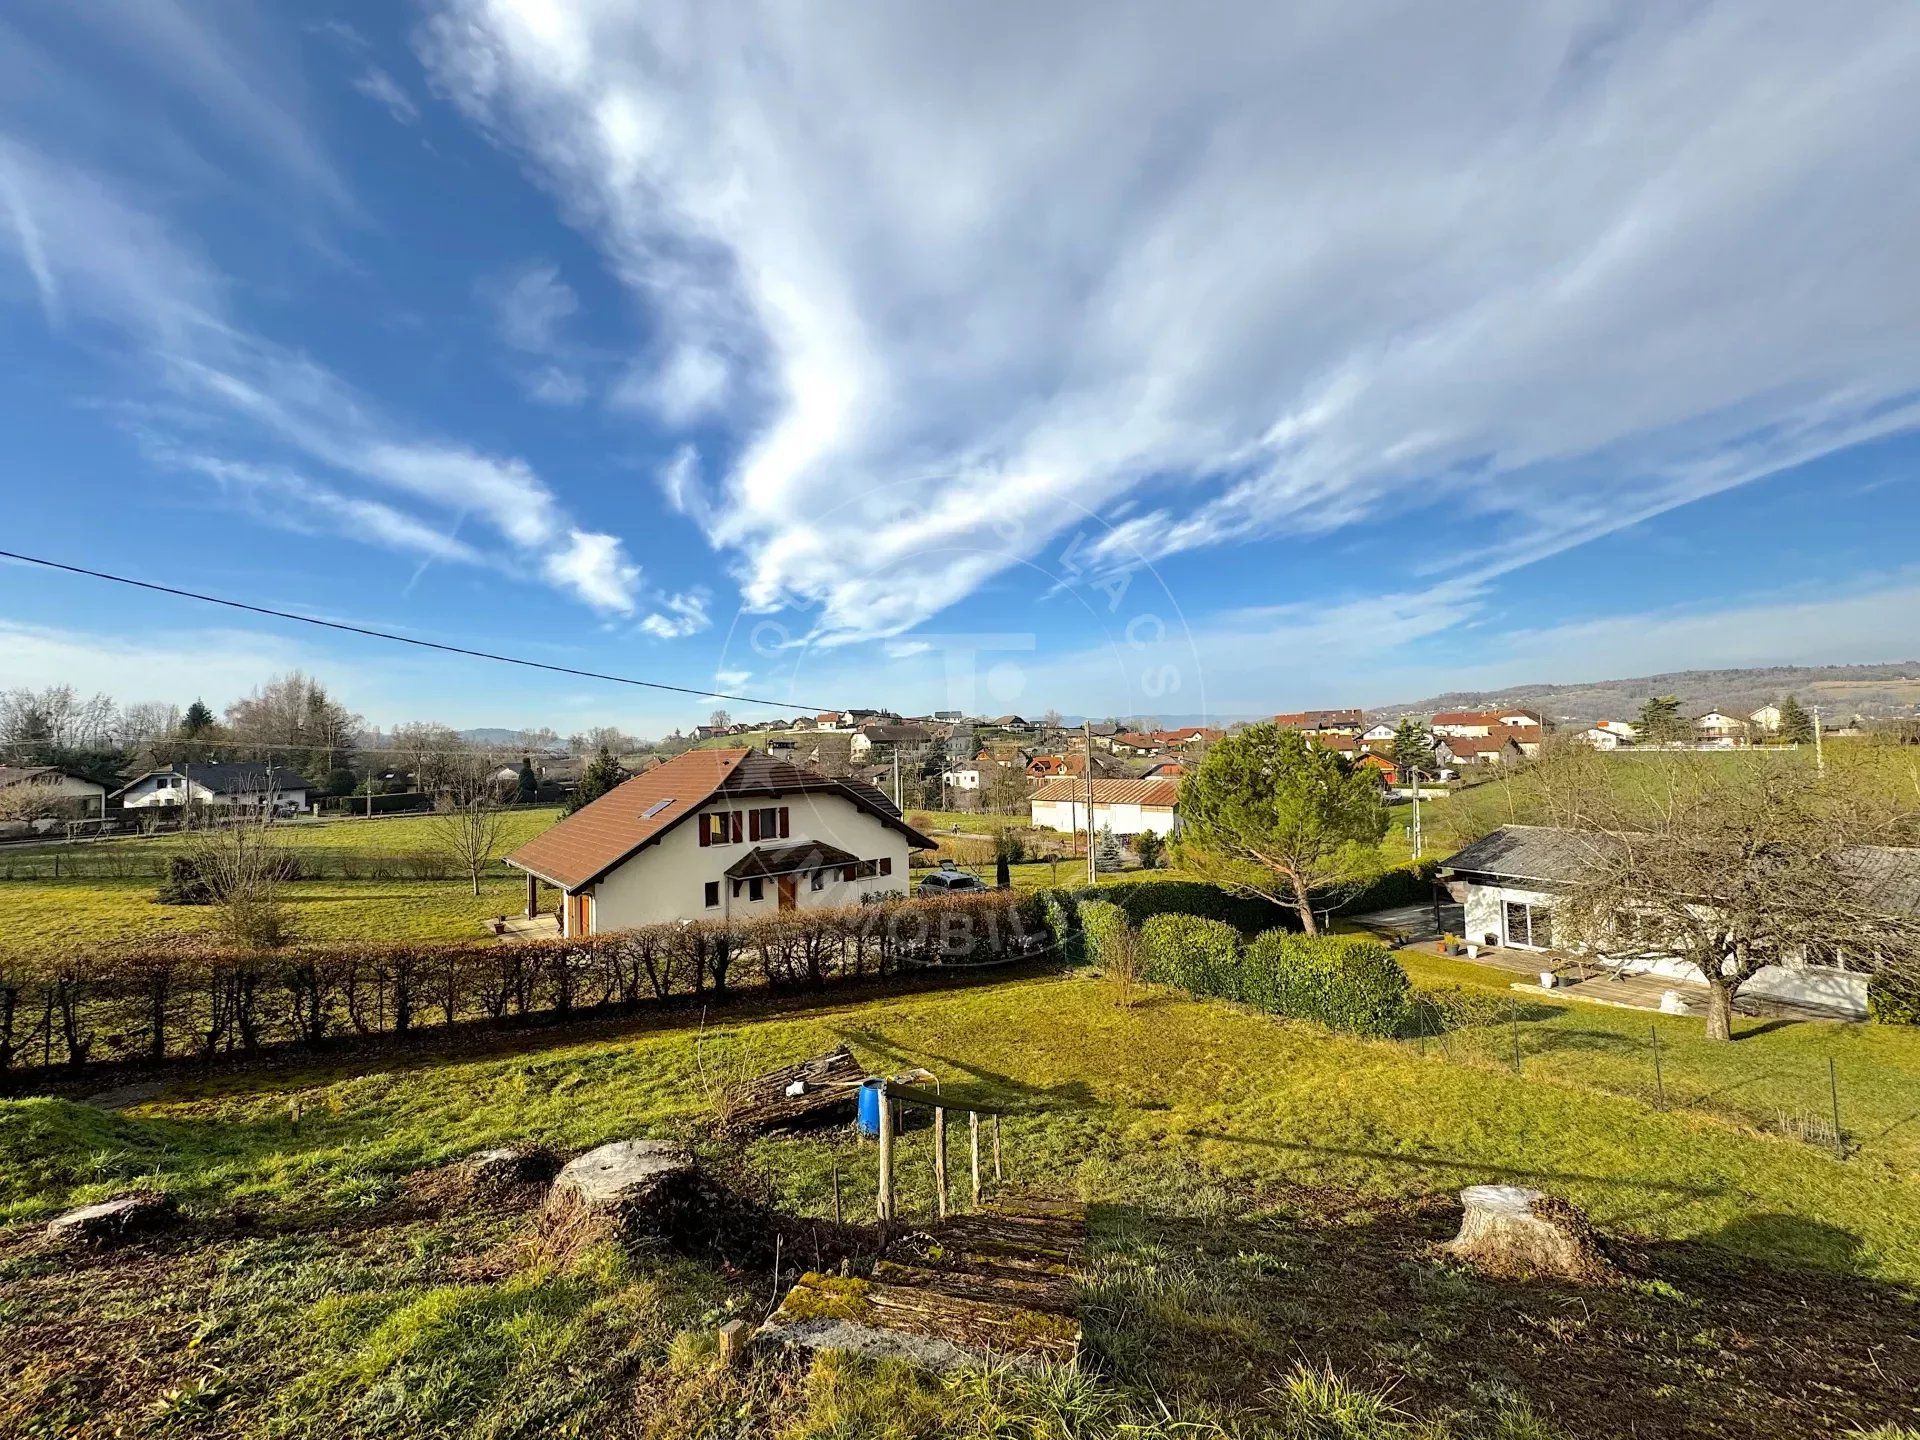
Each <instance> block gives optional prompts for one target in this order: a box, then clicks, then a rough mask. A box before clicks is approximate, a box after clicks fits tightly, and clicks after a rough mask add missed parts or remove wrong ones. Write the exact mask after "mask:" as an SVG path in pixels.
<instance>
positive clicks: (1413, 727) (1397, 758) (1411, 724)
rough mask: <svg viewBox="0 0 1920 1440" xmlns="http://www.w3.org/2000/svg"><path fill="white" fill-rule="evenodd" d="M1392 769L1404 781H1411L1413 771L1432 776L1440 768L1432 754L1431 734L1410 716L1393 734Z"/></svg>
mask: <svg viewBox="0 0 1920 1440" xmlns="http://www.w3.org/2000/svg"><path fill="white" fill-rule="evenodd" d="M1393 768H1394V769H1395V770H1398V771H1399V772H1400V775H1401V778H1402V779H1405V780H1411V779H1412V778H1413V772H1414V771H1415V770H1418V771H1419V772H1420V773H1421V774H1423V775H1432V774H1434V773H1435V772H1436V771H1437V770H1438V769H1439V768H1440V762H1439V760H1437V759H1436V758H1435V757H1434V753H1433V735H1432V732H1430V731H1429V730H1428V729H1427V727H1426V726H1424V725H1422V724H1421V723H1420V722H1419V721H1418V720H1416V719H1414V718H1413V716H1411V715H1409V716H1407V717H1406V718H1405V719H1403V720H1402V721H1401V722H1400V725H1399V728H1398V729H1396V730H1395V731H1394V732H1393Z"/></svg>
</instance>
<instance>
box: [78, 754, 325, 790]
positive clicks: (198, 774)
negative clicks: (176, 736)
mask: <svg viewBox="0 0 1920 1440" xmlns="http://www.w3.org/2000/svg"><path fill="white" fill-rule="evenodd" d="M180 774H184V775H185V776H186V777H187V779H188V780H190V781H191V782H192V783H193V784H195V785H198V786H200V787H201V788H202V789H204V790H207V791H208V792H210V793H211V794H214V795H263V794H265V793H266V792H267V791H268V790H275V791H279V792H283V793H284V792H285V791H288V790H311V789H313V786H312V785H310V784H308V783H307V782H306V781H305V780H302V779H301V778H300V776H299V775H298V774H297V773H295V772H294V771H292V770H290V769H288V768H287V767H286V766H284V765H275V766H273V767H272V774H271V775H269V774H268V767H267V765H266V764H265V762H263V761H259V760H235V761H230V762H225V763H222V764H219V765H198V764H191V763H189V764H185V765H166V766H162V767H161V768H160V769H158V770H147V771H143V772H142V773H140V774H138V775H136V776H134V777H133V779H131V780H129V781H128V782H127V783H126V784H125V785H122V786H121V787H120V788H119V789H118V790H116V791H114V792H113V793H114V794H115V795H124V794H126V793H127V791H129V790H131V789H132V788H133V787H134V786H136V785H138V784H139V783H140V782H141V781H142V780H145V779H147V778H148V777H149V776H152V775H180Z"/></svg>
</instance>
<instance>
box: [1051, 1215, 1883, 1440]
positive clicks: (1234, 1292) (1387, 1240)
mask: <svg viewBox="0 0 1920 1440" xmlns="http://www.w3.org/2000/svg"><path fill="white" fill-rule="evenodd" d="M1328 1198H1331V1197H1328ZM1095 1217H1096V1235H1097V1236H1099V1235H1102V1234H1104V1235H1105V1236H1106V1237H1108V1242H1109V1244H1110V1246H1111V1247H1112V1248H1111V1249H1110V1251H1109V1257H1110V1260H1109V1263H1112V1261H1113V1260H1114V1259H1116V1258H1117V1260H1118V1263H1119V1274H1120V1276H1121V1281H1120V1282H1119V1283H1115V1282H1114V1281H1112V1280H1109V1281H1108V1282H1105V1284H1104V1285H1103V1284H1101V1283H1099V1282H1096V1285H1095V1288H1094V1293H1093V1295H1092V1296H1091V1297H1090V1298H1091V1304H1092V1308H1093V1309H1094V1311H1095V1312H1096V1314H1100V1313H1101V1312H1102V1311H1104V1323H1099V1322H1095V1323H1090V1324H1089V1336H1090V1338H1091V1339H1092V1340H1093V1342H1094V1348H1095V1351H1096V1353H1100V1351H1101V1349H1102V1347H1103V1345H1104V1346H1105V1347H1106V1349H1107V1351H1108V1357H1107V1358H1108V1362H1109V1363H1110V1364H1112V1365H1113V1366H1114V1367H1115V1368H1116V1369H1119V1370H1121V1371H1122V1372H1125V1373H1127V1374H1128V1378H1131V1379H1134V1380H1137V1381H1144V1382H1148V1383H1152V1384H1154V1385H1155V1387H1156V1389H1159V1390H1161V1391H1162V1393H1166V1392H1168V1391H1171V1392H1173V1393H1177V1394H1182V1395H1184V1396H1188V1397H1192V1398H1205V1399H1211V1400H1218V1401H1223V1402H1227V1403H1233V1404H1246V1405H1252V1406H1255V1407H1256V1408H1257V1406H1258V1404H1259V1396H1260V1394H1261V1392H1262V1391H1263V1390H1265V1389H1267V1388H1269V1387H1271V1386H1273V1385H1275V1384H1278V1383H1280V1382H1281V1381H1282V1380H1283V1378H1284V1376H1285V1375H1286V1373H1287V1372H1288V1371H1289V1370H1290V1369H1291V1368H1292V1367H1293V1366H1294V1365H1295V1364H1296V1363H1299V1362H1302V1361H1304V1362H1306V1363H1309V1364H1314V1365H1327V1366H1330V1367H1331V1368H1332V1369H1333V1370H1335V1371H1336V1372H1337V1373H1339V1374H1340V1375H1342V1376H1343V1377H1345V1378H1346V1379H1347V1380H1349V1381H1350V1382H1353V1383H1356V1384H1364V1385H1367V1386H1369V1387H1372V1388H1379V1389H1389V1390H1391V1392H1392V1395H1393V1397H1394V1399H1395V1401H1396V1403H1398V1404H1400V1405H1401V1406H1403V1407H1404V1408H1406V1409H1408V1410H1409V1411H1411V1412H1413V1413H1414V1414H1416V1415H1421V1416H1434V1415H1442V1414H1448V1413H1453V1414H1469V1415H1482V1416H1486V1415H1490V1414H1494V1413H1497V1412H1498V1410H1499V1408H1500V1407H1501V1406H1502V1405H1510V1404H1512V1403H1513V1401H1514V1399H1515V1397H1518V1398H1519V1399H1520V1400H1523V1401H1524V1403H1525V1404H1526V1405H1527V1406H1528V1407H1530V1408H1531V1409H1532V1410H1533V1411H1535V1412H1536V1413H1537V1414H1539V1415H1541V1416H1543V1417H1545V1418H1546V1419H1548V1420H1549V1421H1551V1423H1552V1424H1554V1425H1556V1426H1558V1427H1559V1428H1560V1429H1561V1430H1563V1431H1565V1432H1566V1433H1567V1434H1568V1435H1569V1436H1573V1437H1577V1440H1587V1437H1592V1440H1602V1437H1605V1440H1615V1437H1619V1436H1625V1435H1638V1436H1680V1435H1685V1436H1689V1437H1692V1436H1702V1437H1742V1440H1745V1437H1779V1440H1788V1437H1791V1440H1804V1437H1806V1436H1810V1435H1829V1434H1839V1433H1843V1432H1845V1431H1846V1430H1848V1429H1849V1428H1853V1427H1859V1428H1862V1429H1870V1428H1872V1427H1873V1426H1875V1425H1879V1424H1884V1423H1889V1422H1893V1423H1901V1424H1907V1425H1913V1424H1915V1423H1917V1422H1920V1399H1916V1397H1920V1293H1916V1292H1915V1291H1913V1290H1909V1289H1905V1288H1903V1287H1899V1286H1894V1285H1888V1284H1883V1283H1879V1282H1875V1281H1870V1280H1862V1279H1856V1278H1851V1277H1847V1276H1841V1275H1834V1274H1829V1273H1826V1272H1820V1271H1811V1270H1801V1269H1791V1268H1783V1267H1775V1266H1768V1265H1762V1264H1758V1263H1756V1262H1752V1261H1748V1260H1743V1259H1740V1258H1737V1257H1735V1256H1733V1255H1731V1254H1730V1253H1729V1252H1727V1251H1723V1250H1720V1249H1717V1248H1715V1247H1713V1246H1710V1245H1705V1244H1656V1243H1648V1242H1635V1241H1629V1240H1621V1239H1614V1238H1609V1239H1608V1240H1607V1241H1606V1245H1607V1249H1608V1253H1609V1255H1610V1256H1611V1257H1613V1259H1614V1261H1615V1263H1616V1264H1617V1265H1618V1266H1619V1267H1620V1271H1619V1273H1618V1274H1617V1275H1616V1277H1615V1278H1614V1279H1613V1280H1612V1281H1611V1282H1609V1283H1603V1284H1572V1283H1566V1282H1558V1281H1546V1280H1536V1281H1527V1282H1518V1281H1512V1280H1501V1279H1498V1278H1494V1277H1490V1276H1485V1275H1481V1274H1479V1273H1477V1272H1475V1271H1473V1270H1470V1269H1468V1268H1465V1267H1462V1266H1458V1265H1454V1264H1450V1263H1447V1262H1446V1261H1445V1260H1444V1258H1442V1257H1439V1256H1438V1255H1437V1254H1436V1250H1437V1242H1439V1241H1442V1240H1445V1239H1447V1238H1448V1237H1449V1236H1450V1235H1451V1234H1452V1232H1453V1230H1454V1227H1455V1226H1456V1225H1457V1224H1458V1220H1459V1210H1458V1207H1457V1206H1456V1205H1455V1204H1453V1203H1452V1202H1451V1201H1450V1200H1449V1199H1448V1198H1446V1197H1430V1198H1428V1199H1425V1200H1421V1201H1416V1202H1410V1203H1406V1204H1391V1205H1380V1206H1376V1207H1361V1208H1355V1207H1354V1206H1353V1205H1352V1204H1351V1201H1350V1199H1349V1200H1347V1201H1344V1202H1342V1203H1339V1204H1336V1205H1335V1206H1334V1207H1332V1208H1331V1209H1316V1208H1312V1207H1300V1206H1298V1205H1296V1206H1295V1207H1293V1208H1292V1209H1291V1211H1290V1213H1288V1214H1287V1215H1286V1216H1285V1218H1280V1219H1274V1220H1270V1221H1269V1220H1263V1221H1259V1222H1253V1223H1246V1222H1223V1223H1207V1222H1195V1221H1166V1220H1154V1219H1152V1218H1150V1217H1145V1216H1141V1215H1138V1214H1130V1213H1127V1212H1124V1211H1117V1212H1116V1211H1108V1212H1106V1213H1105V1214H1104V1217H1103V1216H1102V1212H1100V1211H1099V1210H1097V1209H1096V1212H1095ZM1136 1252H1144V1253H1145V1254H1147V1255H1150V1256H1152V1257H1156V1260H1155V1263H1156V1266H1157V1267H1158V1268H1159V1269H1162V1270H1163V1269H1164V1268H1165V1262H1164V1261H1161V1260H1159V1259H1158V1258H1157V1257H1160V1256H1164V1255H1168V1254H1171V1255H1177V1256H1180V1257H1183V1265H1182V1267H1181V1276H1182V1278H1181V1282H1180V1283H1181V1285H1182V1286H1183V1287H1186V1286H1190V1287H1191V1290H1192V1294H1193V1296H1194V1298H1193V1299H1192V1300H1191V1301H1188V1302H1183V1303H1182V1304H1181V1305H1174V1306H1168V1305H1165V1304H1163V1303H1157V1302H1156V1301H1155V1300H1154V1299H1153V1298H1152V1292H1151V1290H1149V1291H1148V1292H1147V1293H1148V1297H1149V1298H1148V1299H1147V1301H1146V1303H1145V1304H1143V1305H1141V1306H1140V1307H1139V1308H1138V1309H1136V1308H1135V1302H1134V1301H1133V1296H1132V1295H1131V1294H1130V1293H1129V1287H1128V1285H1127V1283H1126V1282H1125V1278H1124V1277H1125V1276H1126V1273H1127V1267H1128V1261H1127V1257H1128V1256H1129V1254H1131V1253H1136ZM1189 1257H1190V1258H1189ZM1189 1267H1190V1268H1189ZM1189 1276H1190V1277H1191V1278H1190V1279H1189V1278H1188V1277H1189ZM1154 1283H1155V1284H1164V1283H1165V1282H1164V1281H1163V1280H1156V1281H1155V1282H1154ZM1143 1312H1144V1313H1145V1314H1146V1316H1147V1317H1148V1318H1147V1321H1146V1323H1145V1324H1144V1325H1143V1324H1142V1313H1143ZM1116 1322H1118V1323H1116Z"/></svg>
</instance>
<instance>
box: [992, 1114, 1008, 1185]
mask: <svg viewBox="0 0 1920 1440" xmlns="http://www.w3.org/2000/svg"><path fill="white" fill-rule="evenodd" d="M1006 1178H1007V1177H1006V1176H1005V1175H1004V1174H1003V1173H1001V1170H1000V1117H999V1116H998V1115H995V1116H994V1117H993V1183H994V1184H996V1185H998V1184H1000V1183H1001V1182H1002V1181H1003V1180H1005V1179H1006Z"/></svg>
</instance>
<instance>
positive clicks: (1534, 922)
mask: <svg viewBox="0 0 1920 1440" xmlns="http://www.w3.org/2000/svg"><path fill="white" fill-rule="evenodd" d="M1503 909H1504V910H1505V912H1506V921H1507V944H1509V945H1518V946H1521V947H1523V948H1527V949H1533V950H1547V949H1550V948H1552V945H1553V912H1552V911H1551V910H1549V909H1548V908H1547V907H1546V906H1544V905H1529V904H1526V903H1524V902H1522V901H1519V900H1509V901H1507V902H1506V903H1505V905H1504V907H1503Z"/></svg>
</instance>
